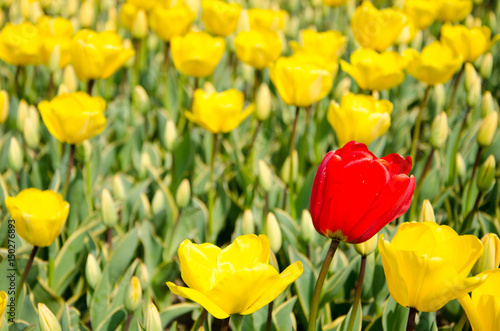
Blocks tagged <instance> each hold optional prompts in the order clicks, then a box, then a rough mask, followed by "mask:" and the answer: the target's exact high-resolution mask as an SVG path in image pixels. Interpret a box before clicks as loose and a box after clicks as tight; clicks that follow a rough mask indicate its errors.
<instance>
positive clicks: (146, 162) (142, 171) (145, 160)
mask: <svg viewBox="0 0 500 331" xmlns="http://www.w3.org/2000/svg"><path fill="white" fill-rule="evenodd" d="M151 166H152V165H151V156H149V153H148V152H146V151H145V150H144V149H143V151H142V153H141V163H140V164H139V169H137V172H138V173H139V178H145V177H146V176H147V173H148V169H149V168H151Z"/></svg>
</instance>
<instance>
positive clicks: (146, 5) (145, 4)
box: [126, 0, 161, 10]
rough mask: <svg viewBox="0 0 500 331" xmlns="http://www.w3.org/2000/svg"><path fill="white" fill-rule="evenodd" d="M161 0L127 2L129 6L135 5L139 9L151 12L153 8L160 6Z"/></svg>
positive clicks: (131, 0)
mask: <svg viewBox="0 0 500 331" xmlns="http://www.w3.org/2000/svg"><path fill="white" fill-rule="evenodd" d="M159 2H161V1H159V0H127V2H126V3H127V4H131V5H134V6H135V7H137V8H140V9H144V10H151V9H153V7H154V6H155V5H156V4H158V3H159Z"/></svg>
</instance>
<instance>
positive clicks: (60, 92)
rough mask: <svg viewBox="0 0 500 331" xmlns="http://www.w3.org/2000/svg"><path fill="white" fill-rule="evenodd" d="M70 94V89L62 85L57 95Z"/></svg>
mask: <svg viewBox="0 0 500 331" xmlns="http://www.w3.org/2000/svg"><path fill="white" fill-rule="evenodd" d="M68 93H71V92H70V91H69V88H68V87H67V86H66V84H64V83H62V84H61V85H59V88H58V89H57V95H61V94H68Z"/></svg>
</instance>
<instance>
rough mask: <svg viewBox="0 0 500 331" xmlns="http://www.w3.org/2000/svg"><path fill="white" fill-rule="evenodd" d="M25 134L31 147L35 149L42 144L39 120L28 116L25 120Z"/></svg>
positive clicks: (26, 140) (27, 143)
mask: <svg viewBox="0 0 500 331" xmlns="http://www.w3.org/2000/svg"><path fill="white" fill-rule="evenodd" d="M23 135H24V141H25V142H26V145H27V146H28V147H29V148H31V149H35V148H37V147H38V146H39V145H40V131H39V126H38V125H37V122H36V121H35V120H33V118H31V117H26V120H25V121H24V132H23Z"/></svg>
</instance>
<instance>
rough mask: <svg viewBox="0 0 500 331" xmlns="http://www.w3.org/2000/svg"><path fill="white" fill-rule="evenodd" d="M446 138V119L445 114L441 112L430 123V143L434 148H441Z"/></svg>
mask: <svg viewBox="0 0 500 331" xmlns="http://www.w3.org/2000/svg"><path fill="white" fill-rule="evenodd" d="M447 137H448V117H447V116H446V113H445V112H441V113H440V114H438V115H437V116H436V117H435V118H434V120H433V121H432V125H431V138H430V142H431V144H432V146H433V147H434V148H442V147H443V146H444V144H445V142H446V138H447Z"/></svg>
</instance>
